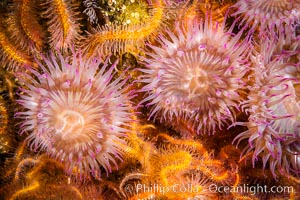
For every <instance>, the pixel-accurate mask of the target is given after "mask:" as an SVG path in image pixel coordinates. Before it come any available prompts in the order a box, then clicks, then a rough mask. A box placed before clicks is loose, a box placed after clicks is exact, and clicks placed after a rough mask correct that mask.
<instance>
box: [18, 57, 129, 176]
mask: <svg viewBox="0 0 300 200" xmlns="http://www.w3.org/2000/svg"><path fill="white" fill-rule="evenodd" d="M43 61H44V62H45V65H43V64H41V63H39V66H40V67H41V69H42V72H41V73H40V72H37V71H35V70H31V72H32V74H34V77H31V76H29V75H26V74H24V76H25V78H24V80H25V81H24V80H23V82H24V85H25V87H23V88H22V91H23V94H22V95H20V99H19V100H18V103H19V104H20V105H21V106H22V107H23V108H24V111H20V112H18V113H16V116H17V117H18V118H20V119H22V120H23V121H22V124H21V134H22V133H24V132H30V135H29V136H28V138H27V140H28V142H29V143H30V147H31V149H33V150H35V151H36V150H38V149H41V150H45V151H46V153H47V154H49V155H50V156H51V157H53V158H56V159H57V160H59V161H61V162H64V163H65V166H66V169H67V171H68V173H71V172H72V171H73V172H75V174H76V175H77V174H78V175H79V176H80V177H83V176H87V175H88V174H89V173H90V172H91V173H92V175H94V176H95V177H99V176H100V166H102V167H103V168H104V169H105V171H106V172H107V173H108V172H111V163H114V164H115V165H117V163H116V160H115V159H116V158H118V159H121V154H122V150H124V148H125V147H126V144H125V141H124V136H126V134H127V132H128V129H127V126H128V125H129V122H130V115H131V114H130V111H131V109H132V107H131V106H130V98H131V97H132V96H131V92H130V91H127V89H128V88H127V87H123V86H124V84H125V82H126V79H124V80H122V78H124V77H121V76H120V77H118V78H116V79H115V80H112V79H113V70H114V67H115V65H116V63H115V64H114V65H112V66H111V67H110V68H109V69H107V68H108V67H107V66H108V59H107V60H106V62H105V63H104V64H103V65H102V66H101V67H102V68H101V70H98V67H99V66H100V64H101V63H100V61H99V60H97V59H94V60H85V59H84V58H83V57H82V56H81V54H80V53H74V54H73V55H72V57H66V58H63V56H62V55H61V54H59V55H58V56H57V57H56V56H54V55H53V54H52V55H50V57H49V58H44V60H43ZM35 78H36V79H35Z"/></svg>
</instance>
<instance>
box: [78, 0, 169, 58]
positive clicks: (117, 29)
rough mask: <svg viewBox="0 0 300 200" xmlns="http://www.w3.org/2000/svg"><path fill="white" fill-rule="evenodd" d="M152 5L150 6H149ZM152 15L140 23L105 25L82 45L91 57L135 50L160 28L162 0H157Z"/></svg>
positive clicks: (89, 36) (91, 34)
mask: <svg viewBox="0 0 300 200" xmlns="http://www.w3.org/2000/svg"><path fill="white" fill-rule="evenodd" d="M149 7H150V6H149ZM152 7H153V8H152V9H151V10H150V12H151V15H150V16H151V17H149V20H147V21H146V22H145V23H142V24H138V25H127V24H125V25H115V24H113V25H105V26H103V27H98V28H97V29H96V30H94V31H93V33H90V34H89V35H88V36H87V37H86V38H85V39H84V41H83V42H82V44H81V46H82V48H83V50H84V52H85V53H86V54H87V55H88V56H89V57H95V56H99V55H107V54H110V53H113V54H122V53H124V52H126V51H135V50H137V49H138V48H139V47H141V46H143V44H144V42H145V40H146V39H147V38H149V37H150V36H151V35H153V34H155V32H156V31H157V30H158V29H159V27H160V26H161V25H162V22H163V12H164V5H163V1H162V0H155V2H154V3H153V5H152Z"/></svg>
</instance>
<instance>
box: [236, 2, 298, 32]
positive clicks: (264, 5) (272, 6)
mask: <svg viewBox="0 0 300 200" xmlns="http://www.w3.org/2000/svg"><path fill="white" fill-rule="evenodd" d="M234 7H235V8H236V9H237V11H236V12H235V13H234V14H233V15H239V14H242V15H244V17H243V20H242V22H241V23H246V24H252V27H253V28H255V27H257V26H259V27H260V29H261V33H263V32H264V30H266V28H269V29H270V30H271V31H274V30H277V31H278V30H280V27H282V25H284V24H289V25H290V24H293V23H295V22H297V20H299V18H300V1H299V0H282V1H278V0H239V1H238V2H237V3H236V4H235V5H234Z"/></svg>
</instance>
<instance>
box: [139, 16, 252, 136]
mask: <svg viewBox="0 0 300 200" xmlns="http://www.w3.org/2000/svg"><path fill="white" fill-rule="evenodd" d="M232 29H233V26H232V27H231V28H230V29H229V30H226V29H225V23H223V24H218V23H215V22H212V21H211V20H210V19H209V18H206V19H205V20H203V21H201V23H200V24H197V23H192V24H189V26H188V28H186V29H185V28H184V27H183V26H181V24H177V26H176V31H175V33H173V32H171V31H168V32H167V36H163V35H161V36H160V37H159V43H160V46H159V47H158V46H154V45H149V48H150V49H151V51H150V50H149V51H148V52H146V55H147V57H146V58H145V59H144V63H145V65H146V68H145V69H141V71H142V72H144V74H143V75H142V76H141V77H140V79H141V80H140V82H143V83H146V86H144V87H143V89H142V91H143V92H146V94H147V95H148V96H147V97H145V99H144V100H143V101H142V103H144V102H147V104H146V105H147V106H150V105H151V106H153V107H152V110H151V114H150V117H152V116H154V118H157V117H159V118H161V119H162V120H163V121H165V122H168V121H173V120H179V119H187V120H189V119H190V118H191V119H192V121H193V124H192V127H193V128H194V129H195V130H196V132H197V133H208V134H212V133H214V132H215V131H216V128H217V127H219V129H221V127H222V125H223V123H224V122H226V121H231V122H233V121H234V118H235V109H238V104H239V101H241V99H242V98H241V96H240V94H239V90H240V89H241V88H243V86H244V84H245V83H244V82H243V79H242V78H243V76H244V75H245V73H246V71H247V52H248V50H249V49H251V46H249V43H248V41H247V38H246V39H245V40H244V42H242V43H239V39H240V38H241V35H242V31H241V32H239V33H238V34H236V35H235V36H233V37H231V35H232V34H233V33H232ZM249 47H250V48H249Z"/></svg>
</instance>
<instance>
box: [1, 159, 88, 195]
mask: <svg viewBox="0 0 300 200" xmlns="http://www.w3.org/2000/svg"><path fill="white" fill-rule="evenodd" d="M24 164H31V165H33V166H32V168H31V169H30V168H29V170H28V169H27V170H26V171H25V173H24V177H19V174H17V173H19V172H20V170H21V168H22V167H24ZM16 178H17V179H16V180H14V181H13V185H7V186H6V188H7V189H9V193H10V194H7V196H6V197H7V199H10V200H13V199H20V198H28V199H45V198H46V199H52V198H53V199H57V198H59V199H70V198H72V199H83V198H82V194H81V191H79V190H78V189H77V188H76V187H74V186H73V185H72V184H70V182H69V181H68V178H67V176H66V175H65V173H64V167H63V165H61V164H60V163H58V162H56V161H55V160H52V159H49V158H47V157H46V156H45V155H42V156H39V157H38V158H37V159H33V158H26V159H23V160H22V161H21V162H20V163H19V164H18V167H17V169H16ZM21 180H22V181H23V184H24V183H26V186H25V187H24V185H23V184H21V183H20V182H21ZM10 187H13V188H14V189H11V188H10ZM8 197H9V198H8Z"/></svg>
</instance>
